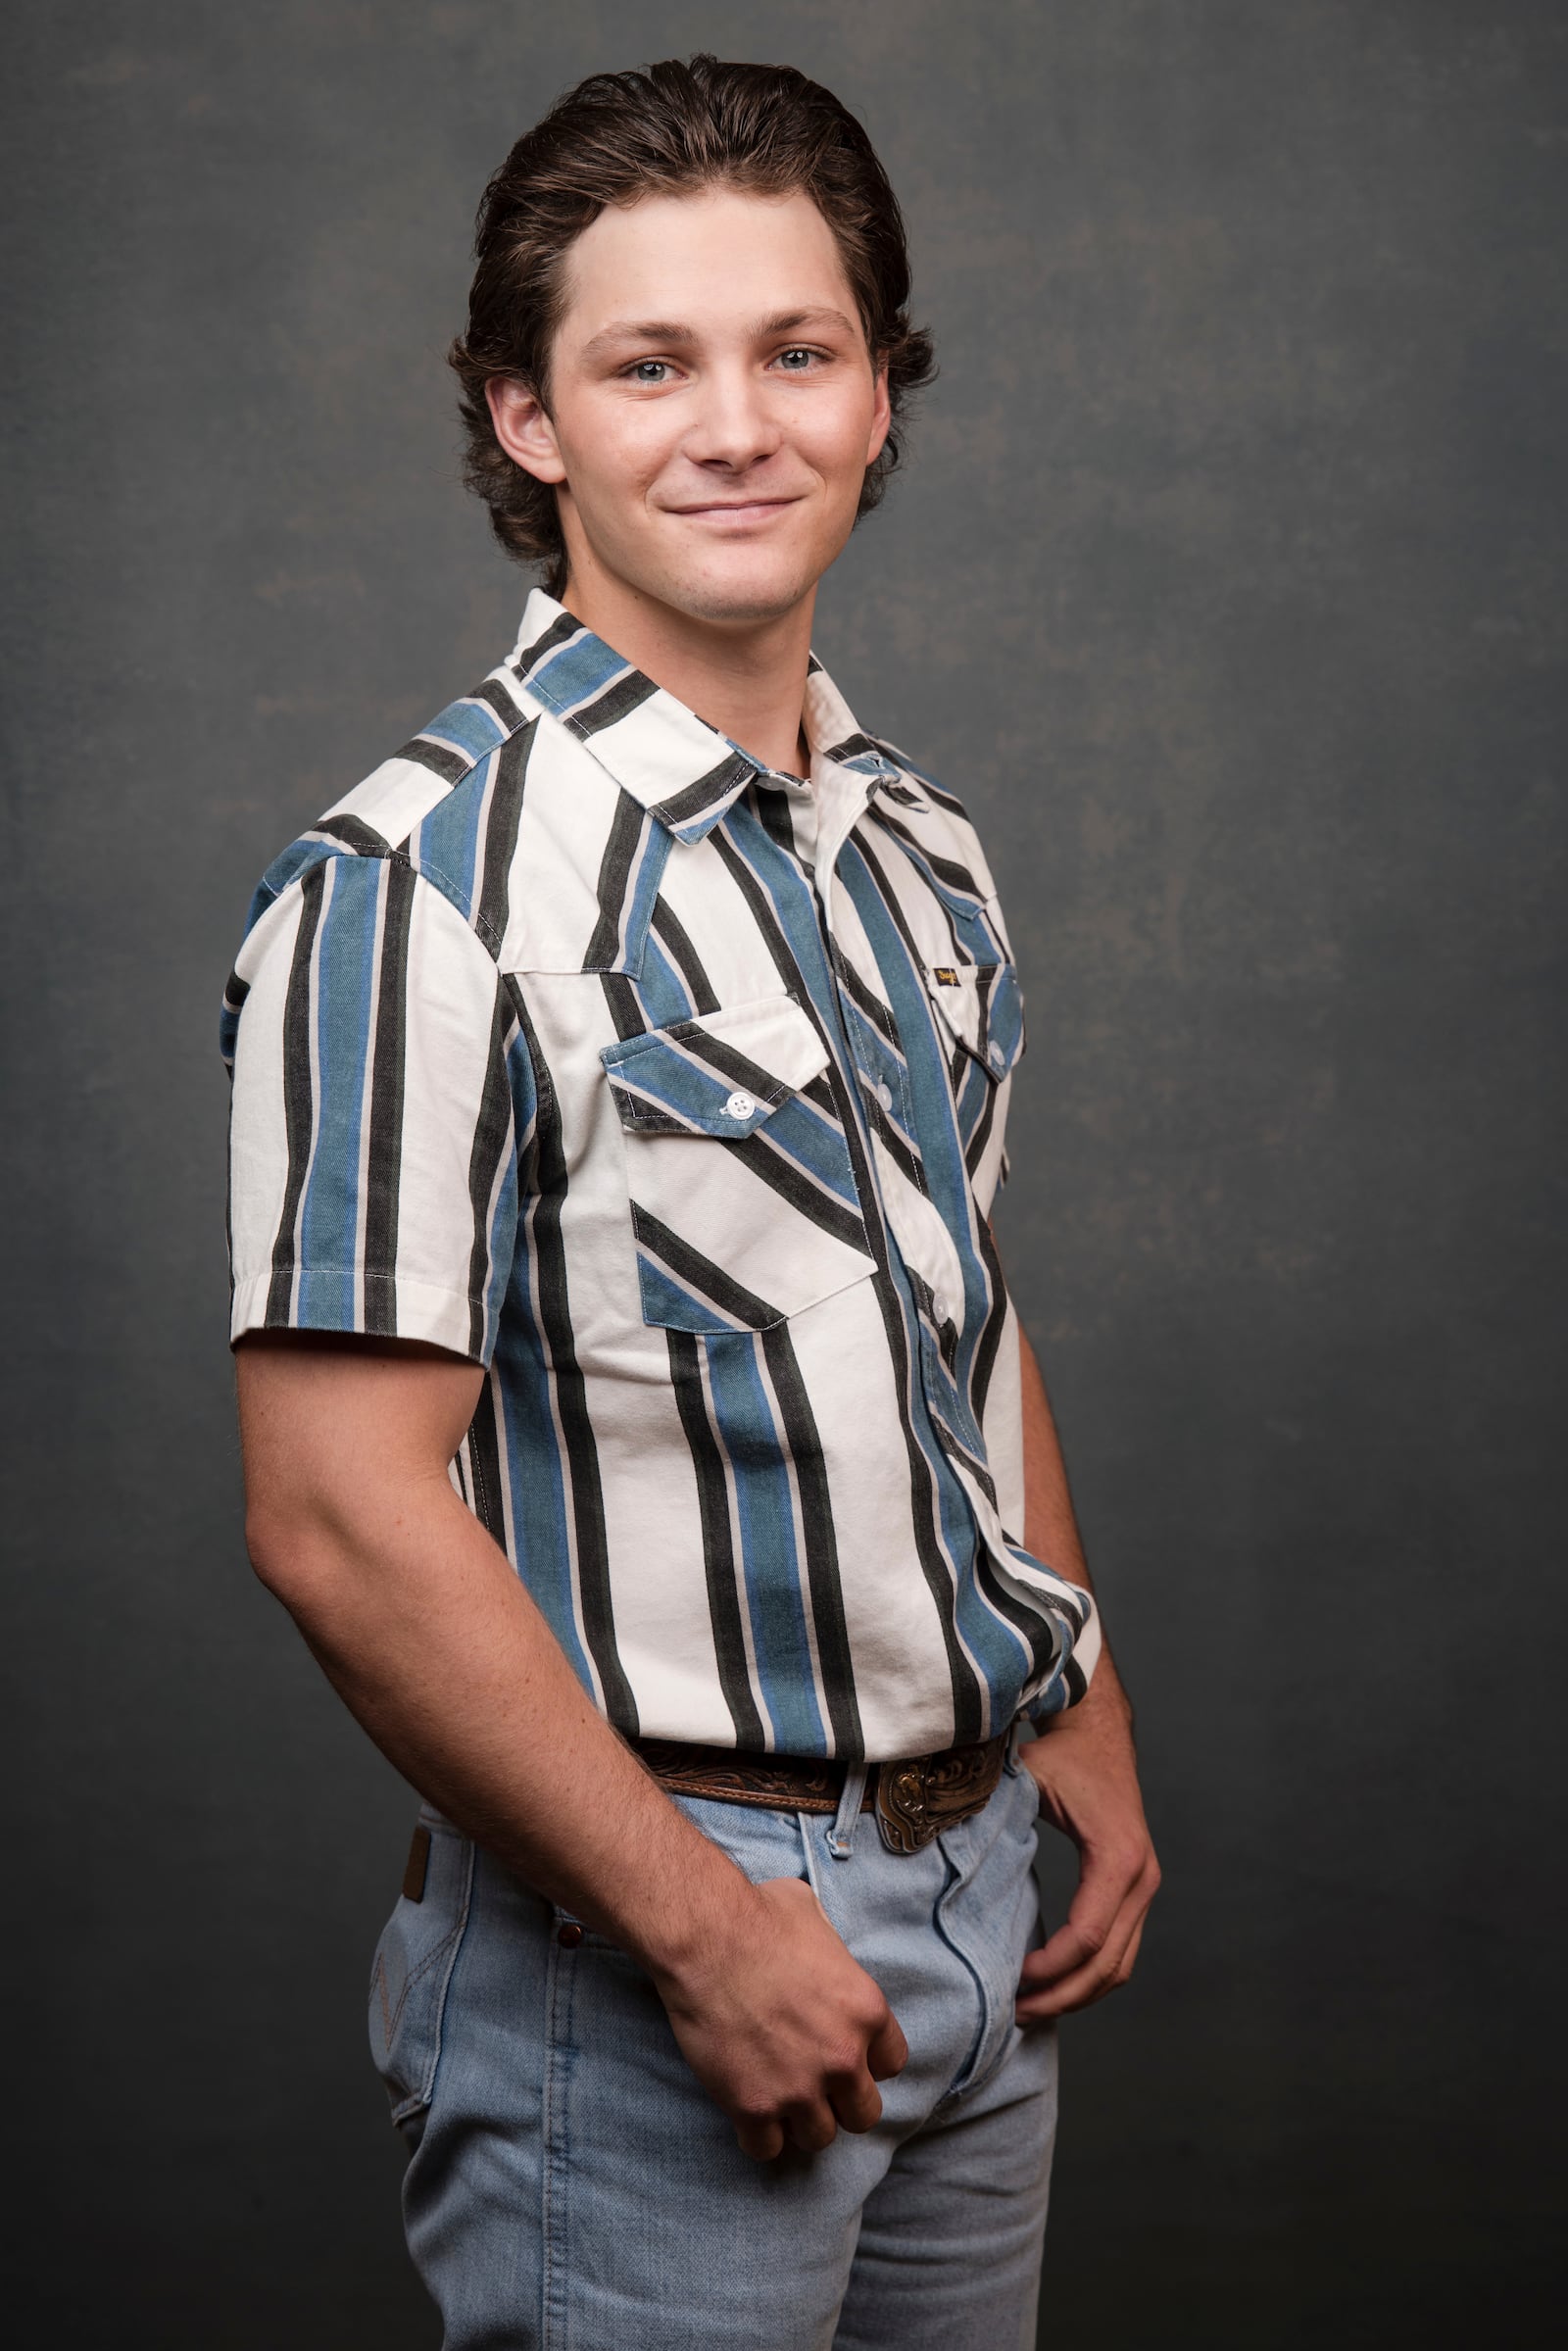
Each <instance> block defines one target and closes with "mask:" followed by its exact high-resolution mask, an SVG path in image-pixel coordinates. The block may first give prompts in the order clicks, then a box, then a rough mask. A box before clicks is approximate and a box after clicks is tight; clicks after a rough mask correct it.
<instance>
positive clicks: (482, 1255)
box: [468, 979, 514, 1363]
mask: <svg viewBox="0 0 1568 2351" xmlns="http://www.w3.org/2000/svg"><path fill="white" fill-rule="evenodd" d="M513 1019H514V1014H513V1010H512V999H511V998H510V997H509V996H508V994H507V992H506V990H505V989H504V988H503V987H502V985H501V982H500V981H499V979H498V980H497V982H496V1001H495V1008H494V1010H493V1011H492V1013H491V1016H490V1052H489V1056H488V1058H487V1060H486V1062H485V1072H484V1091H483V1093H482V1094H481V1096H480V1098H479V1116H478V1119H477V1121H476V1122H475V1125H474V1130H473V1149H472V1150H471V1151H470V1152H469V1153H468V1203H469V1206H470V1207H471V1208H472V1210H473V1247H472V1249H470V1251H469V1253H468V1352H469V1354H470V1355H471V1356H472V1357H473V1359H474V1361H475V1362H476V1363H480V1362H482V1361H483V1360H484V1337H485V1298H486V1293H487V1292H488V1290H489V1287H490V1277H491V1274H492V1272H493V1270H494V1269H493V1267H492V1266H491V1263H490V1202H491V1200H492V1199H493V1197H494V1195H495V1188H496V1175H497V1172H498V1170H499V1168H500V1166H501V1163H502V1161H503V1159H505V1158H506V1156H507V1154H508V1152H509V1151H511V1149H512V1082H511V1078H510V1076H509V1074H508V1070H507V1047H508V1044H509V1042H510V1040H511V1036H512V1029H513Z"/></svg>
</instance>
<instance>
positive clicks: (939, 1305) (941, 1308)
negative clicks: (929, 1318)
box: [931, 1290, 948, 1322]
mask: <svg viewBox="0 0 1568 2351" xmlns="http://www.w3.org/2000/svg"><path fill="white" fill-rule="evenodd" d="M931 1311H932V1313H933V1314H934V1315H935V1316H936V1318H937V1320H938V1322H946V1321H947V1319H948V1297H947V1292H946V1291H945V1290H933V1291H932V1293H931Z"/></svg>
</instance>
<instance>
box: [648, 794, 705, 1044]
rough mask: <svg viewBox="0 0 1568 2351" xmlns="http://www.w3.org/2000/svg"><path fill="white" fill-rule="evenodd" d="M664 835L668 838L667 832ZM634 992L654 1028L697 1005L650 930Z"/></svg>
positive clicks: (685, 1015) (687, 1017)
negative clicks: (635, 991)
mask: <svg viewBox="0 0 1568 2351" xmlns="http://www.w3.org/2000/svg"><path fill="white" fill-rule="evenodd" d="M664 838H665V839H666V840H667V839H668V838H669V836H668V834H667V833H666V834H665V836H664ZM637 995H638V999H639V1002H640V1003H641V1005H642V1011H643V1018H644V1019H645V1020H646V1021H647V1022H648V1023H649V1025H650V1027H652V1028H656V1029H664V1028H668V1027H669V1025H670V1023H671V1022H672V1021H676V1020H690V1018H691V1017H692V1014H693V1013H694V1012H695V1011H696V1009H697V1006H696V1004H694V1003H693V1001H692V993H691V990H690V989H689V988H688V987H687V985H686V982H685V981H684V980H683V979H682V978H681V975H680V973H679V972H678V971H677V969H676V968H675V965H674V964H673V963H672V962H671V961H670V959H669V957H668V955H665V953H664V951H663V949H662V947H661V946H660V944H659V941H658V939H657V938H656V937H655V935H654V933H653V932H652V931H650V932H649V933H648V935H647V939H646V942H645V944H644V948H643V963H642V969H641V971H640V972H639V973H638V975H637Z"/></svg>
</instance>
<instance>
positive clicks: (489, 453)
mask: <svg viewBox="0 0 1568 2351" xmlns="http://www.w3.org/2000/svg"><path fill="white" fill-rule="evenodd" d="M715 183H717V184H721V185H725V186H729V187H734V188H740V189H744V190H746V191H747V192H748V193H755V194H758V195H767V196H783V195H793V194H795V193H796V192H797V191H799V192H801V193H803V194H805V195H808V196H809V197H810V198H811V200H812V202H813V203H814V204H815V205H816V207H817V210H818V211H819V212H820V213H821V215H822V217H823V219H824V220H826V221H827V224H828V226H829V227H830V228H831V229H832V231H833V234H834V237H835V238H836V240H837V242H838V248H839V253H840V256H841V258H842V260H843V263H844V269H845V274H846V276H847V277H848V278H849V281H850V285H851V288H852V290H853V292H854V295H855V300H856V305H857V307H858V311H859V314H860V322H861V325H862V327H863V329H864V332H865V339H866V344H867V347H868V349H869V350H870V353H871V358H872V363H873V365H876V366H880V365H881V364H882V363H884V362H885V363H886V366H887V370H888V400H889V405H890V407H891V409H892V412H893V424H892V427H891V429H890V430H889V433H888V437H887V440H886V442H885V443H884V445H883V447H882V450H881V452H880V454H879V455H878V456H877V458H876V460H875V461H874V463H873V464H872V465H869V466H867V468H866V474H865V482H864V486H863V487H862V489H861V491H860V503H859V506H858V509H857V519H858V517H859V515H861V514H869V513H870V511H871V509H872V507H874V506H875V505H876V504H877V502H878V500H879V499H880V498H881V496H882V493H883V491H884V489H885V488H886V486H887V481H888V476H889V475H890V474H891V473H892V471H893V469H894V467H895V466H896V465H898V463H899V459H900V456H901V454H902V432H901V417H902V412H903V411H904V409H905V407H906V404H907V400H908V397H909V395H910V393H911V392H914V391H917V390H918V389H919V388H920V387H921V386H922V385H924V384H927V383H929V382H930V381H931V379H932V378H933V376H934V375H935V373H936V362H935V356H934V353H933V351H932V345H931V338H930V336H929V335H928V334H927V333H925V331H924V330H923V329H922V328H920V327H917V326H911V324H910V323H909V314H908V308H907V305H908V300H909V255H908V246H907V240H906V237H905V231H904V216H903V214H902V213H901V212H900V210H899V203H898V198H897V197H896V196H895V195H894V193H893V190H892V187H891V186H890V185H889V183H888V176H887V173H886V172H885V171H883V169H882V166H881V164H880V163H879V162H878V161H877V157H876V152H875V150H874V149H873V147H872V145H871V142H870V140H869V139H868V138H867V136H866V134H865V131H864V129H863V127H862V126H861V124H860V123H859V122H857V121H856V119H855V117H854V116H853V115H852V114H851V113H850V111H849V109H848V108H847V107H845V106H843V105H841V104H840V102H839V100H838V99H837V98H835V97H834V96H833V94H832V92H831V91H830V90H825V89H823V87H822V85H821V83H820V82H816V81H809V80H808V78H807V76H806V75H805V74H804V73H797V72H796V71H795V70H794V68H793V67H791V66H754V65H726V64H724V63H722V62H721V61H720V60H719V59H718V58H716V57H712V56H711V55H709V54H708V52H707V51H701V52H699V53H698V54H697V55H696V56H695V57H692V58H689V59H685V60H682V59H679V58H666V59H665V60H664V61H663V62H662V64H659V65H653V66H648V67H646V68H643V69H640V70H638V71H636V72H631V73H591V74H590V75H589V76H588V78H587V80H586V81H579V82H578V83H577V85H576V87H575V88H574V89H570V90H568V91H567V92H566V93H565V95H564V97H562V98H559V99H558V100H557V102H556V104H555V105H554V106H553V107H552V108H551V109H550V112H549V113H548V114H547V115H546V116H545V117H544V118H543V120H542V121H541V122H536V123H535V124H534V126H533V128H532V129H531V130H528V131H525V132H524V133H523V135H522V137H521V138H520V139H518V141H517V143H516V145H515V147H514V148H513V150H512V152H511V154H510V155H509V156H508V157H507V159H506V162H505V163H504V164H502V166H501V168H500V170H499V171H496V172H495V173H494V174H493V176H492V178H491V180H490V183H489V185H488V186H487V187H486V189H485V192H484V195H483V196H482V198H481V199H480V203H479V215H478V220H477V224H476V227H475V231H474V240H473V250H474V259H475V262H476V265H477V266H476V268H475V269H474V273H473V284H472V286H471V288H470V289H469V294H468V325H467V331H466V333H465V334H461V335H459V336H458V338H457V340H456V341H455V342H454V343H453V345H452V348H451V350H450V352H449V353H448V354H447V357H448V359H449V361H450V363H451V365H452V366H453V367H455V368H456V370H457V373H458V378H459V381H460V382H461V384H462V386H463V395H462V401H461V404H460V405H461V411H462V416H463V421H464V425H465V428H466V446H465V450H464V466H463V475H464V479H465V481H466V483H467V485H468V487H469V489H470V490H472V491H474V492H475V494H476V495H477V496H478V497H480V498H482V499H483V500H484V503H485V505H486V506H487V507H488V508H489V509H490V522H491V527H492V528H493V530H494V531H495V534H496V537H497V538H498V539H499V540H500V542H501V544H502V546H503V547H504V548H505V549H506V551H507V553H508V554H509V555H510V556H514V557H515V559H516V560H517V562H519V563H542V564H544V565H546V566H547V569H548V577H547V583H546V584H547V585H548V587H549V588H550V591H551V593H552V594H553V595H556V596H559V595H560V594H561V592H562V590H563V588H564V585H565V574H566V550H565V542H564V539H563V537H562V534H561V520H560V515H559V512H558V509H557V505H556V493H555V490H554V488H553V487H552V485H551V484H550V483H549V482H542V481H539V480H536V479H535V477H534V475H533V474H531V473H527V472H525V471H524V470H523V468H522V467H521V466H520V465H516V464H515V463H514V461H513V460H512V459H511V458H510V457H509V456H508V455H507V453H506V451H505V450H504V449H503V448H502V446H501V444H500V442H499V441H498V440H497V438H496V433H495V426H494V424H493V423H492V421H491V417H490V408H489V404H488V402H487V401H486V399H485V386H486V384H487V383H489V382H491V381H492V380H493V379H494V378H495V377H497V376H515V377H518V378H520V380H521V381H522V382H524V383H525V384H527V385H528V387H529V388H530V390H532V391H533V392H534V393H535V394H536V396H537V397H538V399H539V400H540V402H541V403H542V404H543V406H544V407H545V409H546V410H547V412H548V409H549V402H550V350H551V345H552V342H553V340H554V337H555V331H556V327H557V325H558V324H559V322H560V319H561V314H562V310H563V306H564V286H563V280H564V268H563V265H564V260H565V256H566V251H567V248H568V247H569V246H570V245H571V243H572V240H573V239H574V238H576V237H579V236H581V234H582V232H583V230H584V229H585V228H586V227H587V226H588V225H589V223H590V221H592V220H596V219H597V218H598V216H599V214H600V213H601V212H603V211H604V209H605V207H606V206H607V205H611V204H634V203H636V201H637V199H638V198H639V197H641V196H646V195H650V194H652V193H654V192H655V191H656V190H657V191H659V192H660V193H662V194H666V195H667V194H686V193H690V192H691V191H693V190H695V189H698V188H703V187H708V186H711V185H713V184H715Z"/></svg>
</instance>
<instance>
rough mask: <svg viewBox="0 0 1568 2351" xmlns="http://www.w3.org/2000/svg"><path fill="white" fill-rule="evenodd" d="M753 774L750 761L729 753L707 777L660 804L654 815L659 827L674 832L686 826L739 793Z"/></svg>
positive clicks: (700, 777)
mask: <svg viewBox="0 0 1568 2351" xmlns="http://www.w3.org/2000/svg"><path fill="white" fill-rule="evenodd" d="M756 773H757V767H756V763H755V762H754V761H753V760H751V759H742V757H741V755H740V753H739V752H738V751H732V752H731V753H730V754H729V756H728V758H727V759H720V760H719V762H718V765H717V766H716V767H711V768H710V769H709V771H708V773H707V774H706V775H700V776H699V777H698V778H697V781H696V783H695V784H688V785H687V786H686V788H685V790H684V791H683V792H675V793H672V794H671V795H670V797H669V799H668V800H662V801H660V802H659V803H658V804H657V806H656V807H655V809H654V814H655V815H656V816H657V817H658V818H659V821H660V823H661V824H663V825H667V826H668V827H669V829H670V831H671V832H676V831H678V830H679V828H680V827H681V826H682V825H683V824H689V823H690V821H691V819H692V818H693V817H694V816H701V815H703V814H705V813H706V811H707V810H708V809H709V808H711V807H712V806H713V804H714V803H715V802H716V801H720V800H724V799H727V798H729V797H731V796H732V795H733V794H734V793H736V792H738V791H739V790H740V788H741V786H742V785H743V784H746V783H749V782H750V781H751V779H752V777H753V776H754V775H755V774H756Z"/></svg>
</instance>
